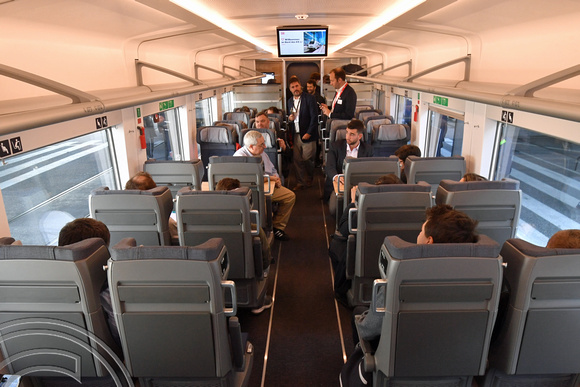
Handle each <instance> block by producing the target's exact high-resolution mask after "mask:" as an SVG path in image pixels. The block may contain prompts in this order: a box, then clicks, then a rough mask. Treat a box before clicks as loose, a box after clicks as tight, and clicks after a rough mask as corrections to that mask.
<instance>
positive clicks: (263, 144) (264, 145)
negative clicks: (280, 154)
mask: <svg viewBox="0 0 580 387" xmlns="http://www.w3.org/2000/svg"><path fill="white" fill-rule="evenodd" d="M256 146H259V147H262V148H265V147H266V143H265V142H263V143H261V144H256Z"/></svg>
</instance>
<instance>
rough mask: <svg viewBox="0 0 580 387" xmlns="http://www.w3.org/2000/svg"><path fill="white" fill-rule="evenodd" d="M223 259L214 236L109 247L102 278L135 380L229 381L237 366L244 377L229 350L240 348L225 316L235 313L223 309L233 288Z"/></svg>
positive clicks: (244, 363) (243, 369) (245, 365)
mask: <svg viewBox="0 0 580 387" xmlns="http://www.w3.org/2000/svg"><path fill="white" fill-rule="evenodd" d="M228 263H229V261H228V256H227V250H226V247H225V245H224V243H223V241H222V240H220V239H210V240H208V241H207V242H205V243H203V244H201V245H198V246H194V247H190V246H188V247H180V246H164V247H144V246H138V245H137V243H136V242H135V240H134V239H132V238H127V239H123V240H122V241H120V242H119V243H118V244H117V245H115V246H114V248H113V249H112V251H111V260H110V261H109V269H108V280H109V285H110V289H111V300H112V306H113V312H114V314H115V318H116V320H117V323H118V326H119V333H120V336H121V342H122V346H123V353H124V355H125V363H126V365H127V369H128V370H129V372H130V373H131V375H132V376H133V377H139V378H152V379H157V378H187V379H188V380H197V379H200V380H205V382H204V383H209V380H211V381H214V383H215V384H212V385H233V384H231V383H232V382H233V380H234V373H236V371H239V372H242V373H245V374H247V375H249V369H248V365H249V366H251V361H241V362H238V367H236V366H235V365H234V359H235V357H236V355H235V353H236V352H237V353H238V355H242V360H243V353H242V354H240V353H239V351H240V342H239V338H238V340H236V338H235V337H230V335H229V334H228V321H227V318H226V315H232V314H234V313H235V308H233V310H231V311H228V310H227V309H226V307H225V306H224V296H223V294H224V288H227V289H229V290H230V291H231V290H232V288H231V286H229V285H228V284H227V281H225V279H226V278H227V273H228ZM233 293H234V294H235V291H234V292H233ZM232 319H234V321H235V319H236V318H235V317H232V318H230V325H231V323H232ZM230 328H231V327H230ZM236 341H237V342H236ZM230 343H231V344H230ZM242 349H243V347H242ZM238 360H239V359H238ZM172 380H174V382H175V383H178V382H176V381H175V379H172ZM217 380H219V381H220V383H217V382H215V381H217ZM228 382H229V383H228ZM221 383H224V384H221ZM153 384H154V385H157V384H155V383H153Z"/></svg>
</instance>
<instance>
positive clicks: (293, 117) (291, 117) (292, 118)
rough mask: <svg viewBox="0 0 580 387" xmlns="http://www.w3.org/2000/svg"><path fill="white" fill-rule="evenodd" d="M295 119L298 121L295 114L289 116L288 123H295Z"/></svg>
mask: <svg viewBox="0 0 580 387" xmlns="http://www.w3.org/2000/svg"><path fill="white" fill-rule="evenodd" d="M295 119H296V117H295V116H294V113H291V114H290V115H289V116H288V121H294V120H295Z"/></svg>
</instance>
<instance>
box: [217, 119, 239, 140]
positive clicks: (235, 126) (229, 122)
mask: <svg viewBox="0 0 580 387" xmlns="http://www.w3.org/2000/svg"><path fill="white" fill-rule="evenodd" d="M230 125H232V126H233V129H234V130H235V132H236V134H237V135H238V139H239V138H240V135H241V133H242V129H247V128H248V125H246V123H245V122H243V121H236V120H221V121H215V122H214V123H213V126H226V127H230Z"/></svg>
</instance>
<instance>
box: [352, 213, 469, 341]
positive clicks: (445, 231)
mask: <svg viewBox="0 0 580 387" xmlns="http://www.w3.org/2000/svg"><path fill="white" fill-rule="evenodd" d="M476 227H477V221H476V220H473V219H471V218H470V217H469V216H467V215H466V214H464V213H463V212H461V211H457V210H454V209H453V208H452V207H451V206H449V205H447V204H440V205H437V206H435V207H431V208H429V209H427V211H426V221H425V223H423V226H422V229H421V233H420V234H419V236H418V237H417V244H419V245H424V244H433V243H477V241H478V239H479V237H478V236H477V234H476V233H475V228H476ZM381 290H382V289H381ZM376 302H377V305H383V304H384V303H385V294H384V292H382V291H379V293H378V294H377V299H376ZM355 314H356V310H355ZM355 324H356V327H357V330H358V333H359V334H360V335H361V336H360V337H361V339H364V340H373V339H376V338H378V337H379V336H380V334H381V327H382V324H383V315H380V314H375V313H373V312H372V311H370V310H367V311H365V312H364V313H363V314H362V315H360V316H358V318H356V319H355ZM355 334H356V332H355ZM355 339H356V337H355Z"/></svg>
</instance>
